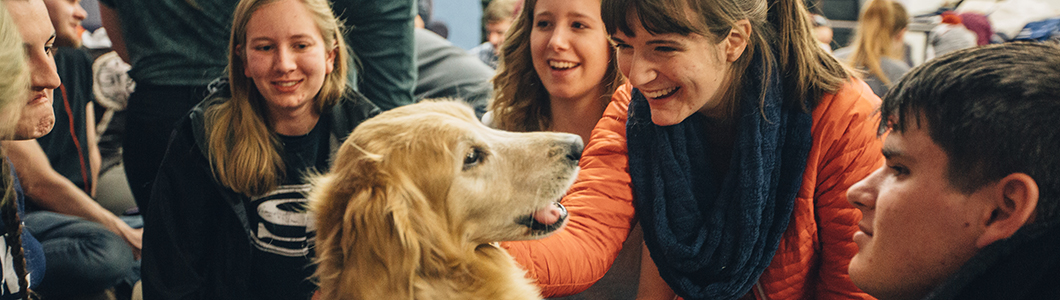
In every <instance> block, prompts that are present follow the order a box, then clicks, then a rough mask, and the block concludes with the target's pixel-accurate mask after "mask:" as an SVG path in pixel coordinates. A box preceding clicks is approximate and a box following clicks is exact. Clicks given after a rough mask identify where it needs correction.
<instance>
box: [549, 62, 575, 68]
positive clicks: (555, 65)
mask: <svg viewBox="0 0 1060 300" xmlns="http://www.w3.org/2000/svg"><path fill="white" fill-rule="evenodd" d="M548 65H549V66H550V67H552V68H555V69H570V68H573V67H574V66H576V65H578V64H576V63H572V62H565V61H549V62H548Z"/></svg>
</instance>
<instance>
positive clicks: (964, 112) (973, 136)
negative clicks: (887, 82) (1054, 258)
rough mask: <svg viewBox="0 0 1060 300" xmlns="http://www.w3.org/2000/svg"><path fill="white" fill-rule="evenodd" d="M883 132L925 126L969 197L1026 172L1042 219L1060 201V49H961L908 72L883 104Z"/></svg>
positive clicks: (1050, 214)
mask: <svg viewBox="0 0 1060 300" xmlns="http://www.w3.org/2000/svg"><path fill="white" fill-rule="evenodd" d="M880 111H881V115H882V118H881V123H880V133H881V134H882V133H883V132H884V131H886V130H888V129H890V130H894V131H898V132H902V131H904V130H905V129H906V128H926V129H927V132H928V135H929V136H930V137H931V139H932V140H933V141H934V142H935V144H937V145H938V146H939V148H941V149H942V151H944V152H945V153H946V155H947V156H948V157H949V162H948V167H947V168H948V169H947V176H948V180H949V182H950V184H951V185H953V186H954V187H956V188H957V189H958V190H960V191H961V192H963V193H966V194H967V193H971V192H974V191H976V190H978V189H979V188H980V187H982V186H984V185H986V184H989V183H992V182H996V181H997V180H1000V179H1001V178H1004V177H1005V176H1008V175H1009V174H1013V173H1025V174H1027V175H1029V176H1030V177H1032V178H1034V180H1035V181H1036V182H1037V184H1038V188H1039V199H1040V200H1039V202H1038V208H1037V210H1036V213H1037V215H1038V217H1037V218H1038V220H1045V219H1050V218H1053V217H1055V216H1056V215H1057V199H1056V198H1057V197H1060V174H1058V173H1060V47H1058V46H1057V45H1052V44H1041V43H1006V44H998V45H988V46H983V47H979V48H970V49H964V50H961V51H955V52H953V53H949V54H947V55H945V56H942V57H939V58H936V59H934V60H932V61H929V62H927V63H925V64H923V65H920V66H917V67H916V68H913V69H912V70H910V71H909V73H907V74H906V75H905V76H904V77H902V79H901V81H899V82H898V83H897V84H896V85H895V86H894V87H893V88H892V89H891V91H890V92H888V93H887V94H886V95H885V96H884V99H883V106H882V107H881V109H880Z"/></svg>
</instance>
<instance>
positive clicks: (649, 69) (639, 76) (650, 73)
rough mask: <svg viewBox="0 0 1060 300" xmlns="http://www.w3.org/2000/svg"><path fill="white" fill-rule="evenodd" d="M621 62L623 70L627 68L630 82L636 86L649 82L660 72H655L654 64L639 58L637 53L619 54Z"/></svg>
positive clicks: (626, 74) (626, 71) (627, 76)
mask: <svg viewBox="0 0 1060 300" xmlns="http://www.w3.org/2000/svg"><path fill="white" fill-rule="evenodd" d="M618 56H619V64H620V65H623V66H624V67H623V68H620V69H622V70H625V72H624V74H622V75H625V76H626V78H628V79H629V83H630V84H632V85H633V86H634V87H637V86H641V85H643V84H647V83H649V82H651V81H652V80H655V77H657V76H658V73H656V72H655V68H654V65H652V64H651V63H650V62H649V61H647V60H644V59H641V58H638V57H637V55H636V54H635V53H632V54H626V55H622V54H619V55H618Z"/></svg>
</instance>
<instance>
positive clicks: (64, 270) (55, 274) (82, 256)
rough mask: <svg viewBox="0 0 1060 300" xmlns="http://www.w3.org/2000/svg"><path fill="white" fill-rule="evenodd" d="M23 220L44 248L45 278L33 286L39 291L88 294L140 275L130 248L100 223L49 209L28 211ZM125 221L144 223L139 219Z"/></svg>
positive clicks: (138, 265) (44, 293) (129, 282)
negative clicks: (36, 285)
mask: <svg viewBox="0 0 1060 300" xmlns="http://www.w3.org/2000/svg"><path fill="white" fill-rule="evenodd" d="M22 220H23V222H24V223H25V226H26V228H27V229H28V230H29V231H30V233H31V234H33V236H34V237H36V238H37V240H39V241H40V243H41V247H42V248H43V249H44V259H45V261H46V266H45V272H44V280H43V281H42V282H41V284H40V286H39V287H37V289H36V292H38V293H40V294H41V295H43V296H45V297H48V296H51V297H69V296H75V295H88V294H92V293H98V292H100V291H103V290H104V289H107V288H111V287H114V286H118V285H120V284H126V285H128V286H132V284H133V283H135V282H136V281H137V280H139V279H140V262H139V261H137V260H135V259H134V258H133V254H132V249H131V248H129V245H128V244H126V243H125V240H123V239H122V238H121V237H119V236H118V235H117V234H114V233H113V232H110V231H109V230H107V229H106V228H104V227H103V225H100V224H98V223H95V222H92V221H88V220H85V219H82V218H78V217H73V216H69V215H64V214H59V213H54V212H49V211H35V212H29V213H27V214H26V216H25V218H23V219H22ZM125 221H126V222H127V223H131V224H130V225H131V226H134V225H135V224H132V223H133V222H139V225H140V226H143V222H142V221H141V220H125ZM130 221H133V222H130Z"/></svg>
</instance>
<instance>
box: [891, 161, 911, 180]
mask: <svg viewBox="0 0 1060 300" xmlns="http://www.w3.org/2000/svg"><path fill="white" fill-rule="evenodd" d="M887 168H888V169H890V170H891V173H892V174H894V176H896V177H901V176H905V175H909V168H907V167H905V166H903V165H901V164H896V163H892V162H887Z"/></svg>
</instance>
